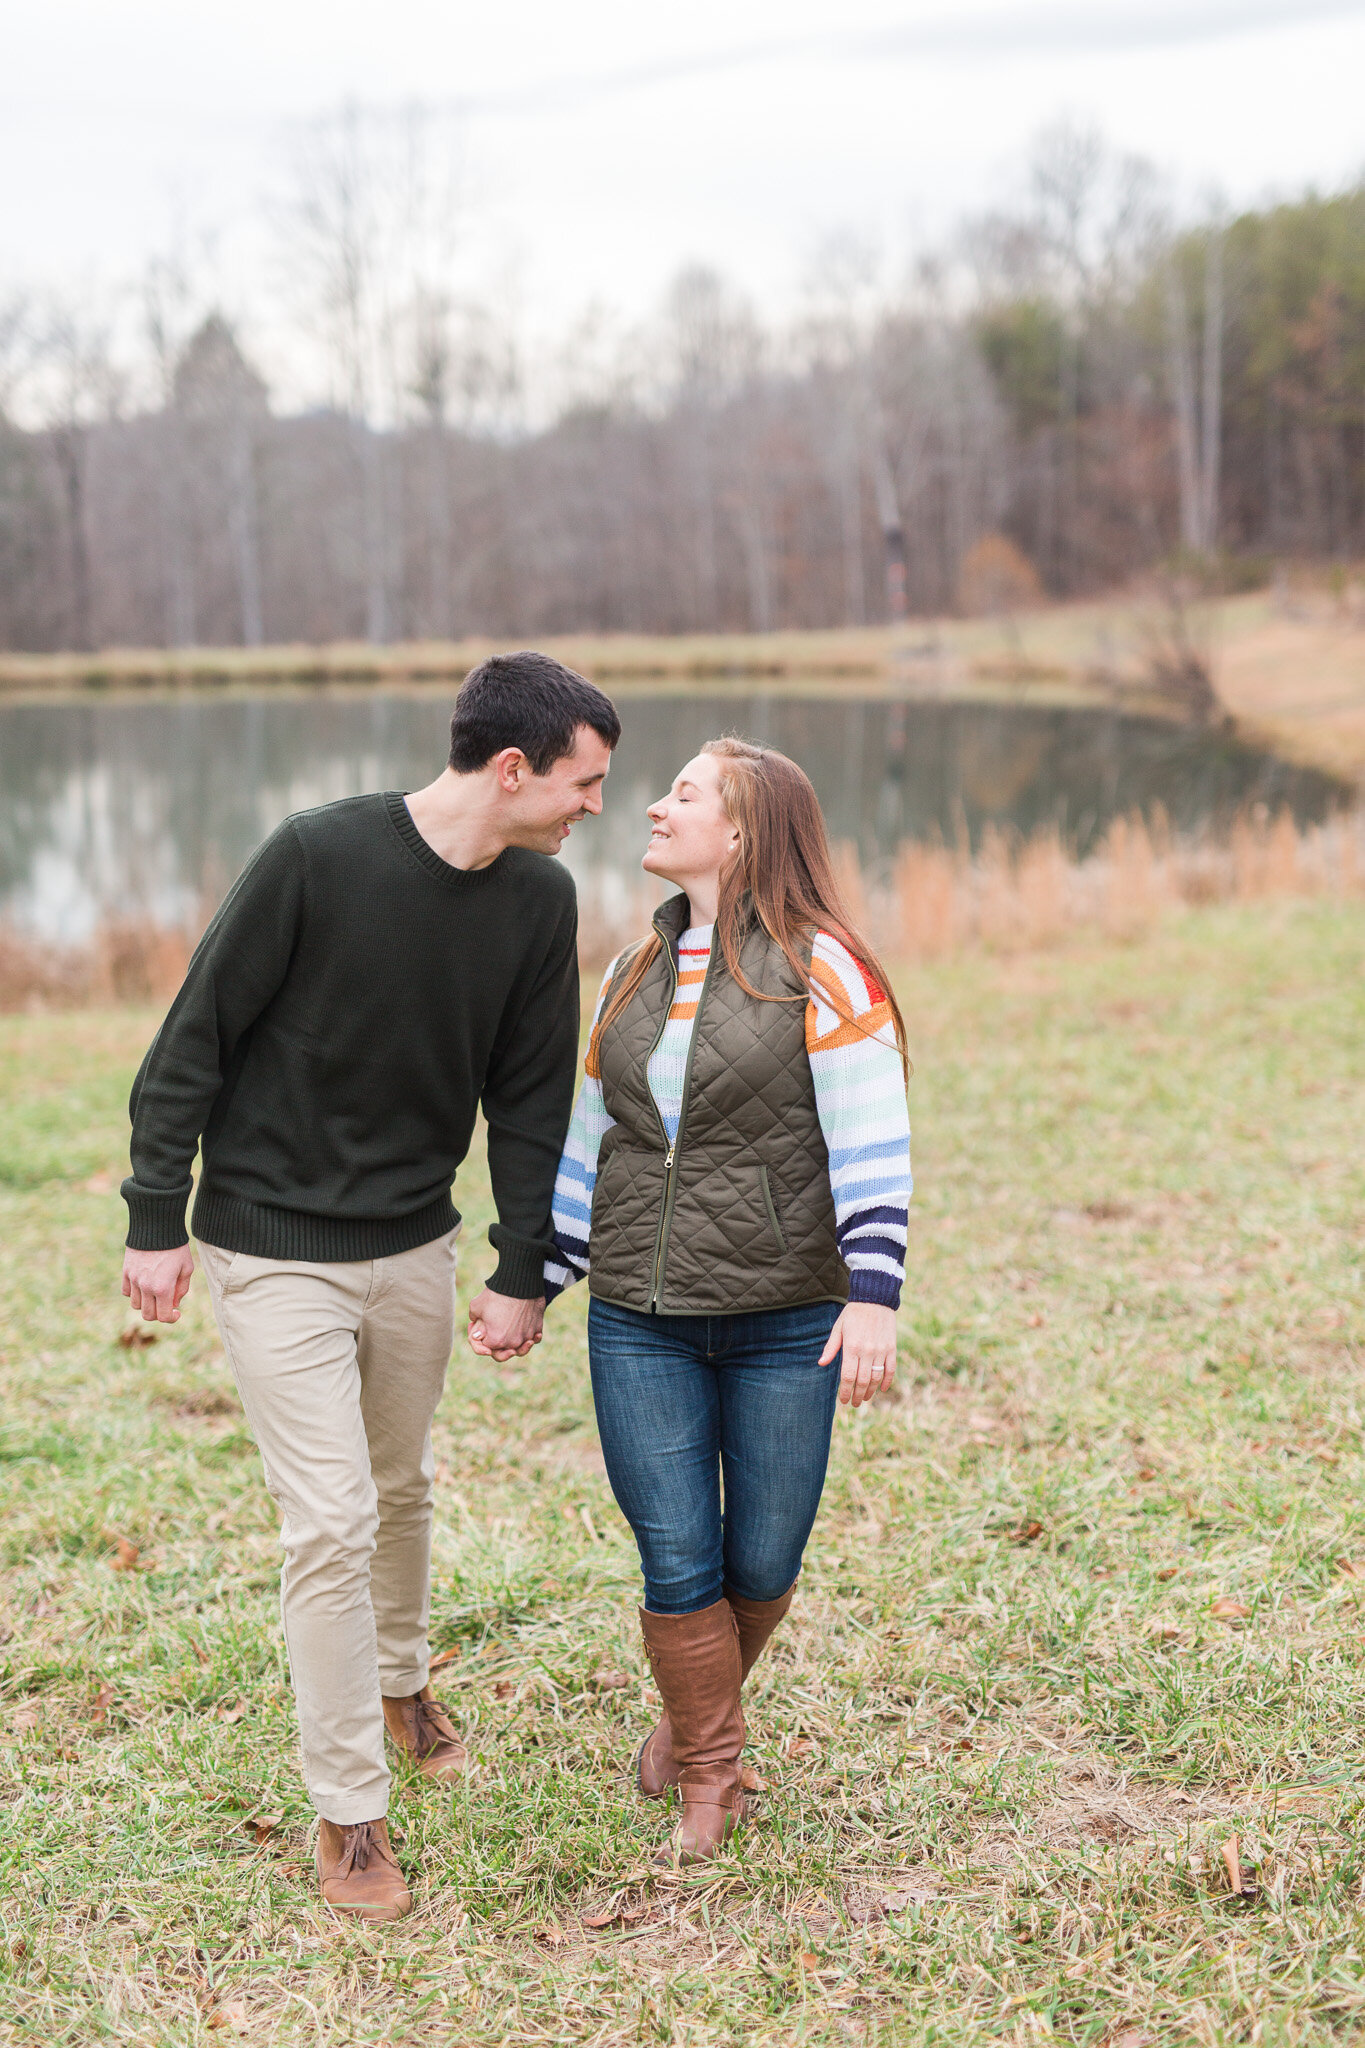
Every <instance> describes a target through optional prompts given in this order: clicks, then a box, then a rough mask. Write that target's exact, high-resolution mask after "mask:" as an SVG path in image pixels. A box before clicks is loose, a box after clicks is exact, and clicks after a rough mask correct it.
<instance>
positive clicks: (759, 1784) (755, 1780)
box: [743, 1764, 768, 1792]
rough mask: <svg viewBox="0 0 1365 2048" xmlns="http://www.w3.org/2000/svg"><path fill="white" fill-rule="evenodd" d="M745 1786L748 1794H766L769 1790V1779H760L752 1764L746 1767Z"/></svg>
mask: <svg viewBox="0 0 1365 2048" xmlns="http://www.w3.org/2000/svg"><path fill="white" fill-rule="evenodd" d="M743 1785H744V1789H745V1791H746V1792H766V1791H767V1789H768V1781H767V1779H766V1778H760V1777H759V1775H758V1772H757V1771H756V1770H755V1769H754V1767H753V1765H752V1764H745V1766H744V1775H743Z"/></svg>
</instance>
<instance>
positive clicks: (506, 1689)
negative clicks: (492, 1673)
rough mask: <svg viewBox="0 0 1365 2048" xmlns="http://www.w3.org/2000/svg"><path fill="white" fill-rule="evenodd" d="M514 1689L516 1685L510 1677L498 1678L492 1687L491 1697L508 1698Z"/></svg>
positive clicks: (496, 1698)
mask: <svg viewBox="0 0 1365 2048" xmlns="http://www.w3.org/2000/svg"><path fill="white" fill-rule="evenodd" d="M515 1691H516V1687H515V1685H513V1683H512V1681H511V1679H510V1678H500V1679H499V1680H498V1682H497V1684H496V1685H495V1686H494V1687H493V1697H494V1699H495V1700H510V1699H511V1697H512V1695H513V1693H514V1692H515Z"/></svg>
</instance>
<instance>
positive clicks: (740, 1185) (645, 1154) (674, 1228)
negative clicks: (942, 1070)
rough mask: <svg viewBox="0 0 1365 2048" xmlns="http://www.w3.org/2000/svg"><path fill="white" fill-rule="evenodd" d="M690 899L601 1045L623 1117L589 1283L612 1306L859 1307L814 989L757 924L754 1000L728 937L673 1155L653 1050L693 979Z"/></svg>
mask: <svg viewBox="0 0 1365 2048" xmlns="http://www.w3.org/2000/svg"><path fill="white" fill-rule="evenodd" d="M687 924H688V902H687V898H686V896H674V897H671V898H670V899H669V901H668V902H667V903H665V904H664V905H663V906H662V907H661V909H660V910H659V911H658V913H657V914H656V916H655V919H654V925H655V929H656V930H657V931H658V933H659V935H660V937H661V938H662V939H663V942H664V943H663V948H662V951H661V953H660V955H659V957H658V958H657V959H656V960H655V961H654V962H653V963H652V964H651V966H650V968H649V970H648V972H647V973H646V975H645V978H644V980H643V982H642V983H641V985H640V987H639V988H638V989H637V991H636V993H635V994H634V996H632V998H631V1000H630V1002H629V1004H628V1005H627V1006H626V1008H625V1010H623V1011H622V1013H621V1015H620V1016H619V1017H617V1018H615V1019H614V1020H613V1022H612V1024H611V1026H610V1028H609V1029H608V1030H607V1031H605V1032H603V1033H602V1035H601V1038H600V1040H599V1046H598V1056H599V1061H600V1065H601V1074H602V1094H603V1099H604V1101H605V1104H606V1108H607V1110H608V1113H609V1114H610V1115H611V1116H612V1117H613V1118H614V1119H615V1122H614V1126H613V1128H612V1129H611V1130H609V1131H608V1132H607V1134H606V1136H605V1137H604V1138H603V1140H602V1149H601V1152H600V1153H599V1155H598V1164H597V1187H596V1190H595V1192H594V1195H593V1203H592V1260H591V1264H590V1267H589V1275H588V1279H589V1286H590V1288H591V1291H592V1293H593V1294H595V1295H597V1296H598V1297H599V1298H600V1299H601V1300H603V1301H611V1302H616V1303H618V1304H619V1305H620V1306H621V1307H623V1308H634V1309H641V1310H646V1311H648V1310H651V1309H654V1310H658V1311H659V1313H661V1314H664V1315H728V1314H736V1313H739V1312H742V1311H743V1310H746V1309H759V1308H795V1307H796V1306H797V1305H798V1304H800V1303H803V1302H813V1301H846V1300H847V1299H848V1268H847V1267H846V1266H845V1264H844V1262H843V1260H842V1259H841V1258H840V1256H839V1246H838V1240H837V1238H836V1235H835V1216H834V1198H833V1196H832V1195H831V1193H830V1186H829V1154H828V1152H827V1151H826V1150H825V1140H824V1136H823V1134H822V1132H821V1129H820V1118H819V1115H818V1113H817V1110H816V1106H815V1083H814V1081H813V1080H812V1078H811V1071H810V1060H809V1058H808V1056H807V1053H806V991H805V989H804V988H803V987H802V985H801V982H800V981H799V979H798V977H797V976H796V974H795V973H794V972H793V971H792V967H791V963H790V962H789V961H788V959H787V958H786V955H785V954H784V953H783V952H782V950H781V948H780V947H779V946H776V945H774V944H773V942H772V940H771V939H769V937H768V935H767V933H766V932H765V931H764V930H763V928H762V926H761V925H759V924H757V923H753V924H751V926H750V929H749V932H748V936H747V937H746V939H745V941H744V944H743V946H742V948H741V951H740V966H741V968H742V969H743V972H744V975H745V977H746V979H747V980H748V981H749V982H750V983H751V984H752V986H753V987H754V988H757V989H761V990H763V992H764V994H765V995H772V996H784V997H787V998H788V1000H787V1001H785V1002H760V1001H758V1000H757V998H755V997H754V996H751V995H747V994H746V993H745V991H744V990H743V989H742V988H741V987H740V985H739V983H738V982H737V981H735V980H734V979H733V978H732V977H731V975H730V974H729V972H728V971H727V969H726V966H725V960H724V957H723V956H722V954H721V950H720V947H719V945H718V944H716V945H713V947H712V950H711V962H710V966H709V967H708V969H707V974H706V979H705V981H704V982H703V984H702V991H701V997H700V1001H699V1003H698V1007H697V1015H696V1021H695V1023H694V1025H693V1029H692V1042H691V1046H690V1049H689V1053H688V1061H687V1073H686V1078H685V1080H684V1082H683V1099H682V1111H681V1115H680V1117H679V1122H678V1136H677V1141H676V1143H675V1145H674V1146H673V1147H672V1149H670V1147H669V1144H668V1138H667V1135H666V1133H665V1130H664V1125H663V1119H662V1118H661V1117H660V1115H659V1111H658V1108H657V1106H656V1104H655V1101H654V1097H653V1096H652V1095H651V1094H650V1092H649V1079H648V1073H647V1069H648V1065H649V1057H650V1054H651V1053H652V1052H653V1050H654V1047H655V1046H656V1045H657V1044H658V1041H659V1037H660V1034H661V1033H662V1031H663V1028H664V1024H665V1022H666V1021H667V1018H668V1012H669V1007H670V1005H671V1003H672V1001H673V993H674V990H675V988H676V986H677V973H678V970H677V945H678V939H679V937H680V936H681V934H682V932H683V931H684V930H685V929H686V927H687Z"/></svg>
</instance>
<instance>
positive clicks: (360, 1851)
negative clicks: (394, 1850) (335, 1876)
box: [341, 1820, 383, 1877]
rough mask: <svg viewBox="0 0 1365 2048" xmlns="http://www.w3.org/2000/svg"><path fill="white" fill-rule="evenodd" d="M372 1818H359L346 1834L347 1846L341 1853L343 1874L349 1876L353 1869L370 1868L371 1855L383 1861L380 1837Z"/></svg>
mask: <svg viewBox="0 0 1365 2048" xmlns="http://www.w3.org/2000/svg"><path fill="white" fill-rule="evenodd" d="M374 1830H375V1823H374V1822H373V1821H372V1820H359V1821H357V1822H356V1823H355V1825H354V1827H352V1828H349V1829H348V1830H347V1834H346V1847H345V1848H344V1850H343V1851H342V1855H341V1875H342V1876H343V1877H349V1876H350V1874H351V1872H352V1871H353V1870H368V1869H369V1867H370V1858H371V1856H373V1857H375V1859H376V1860H377V1861H379V1862H382V1861H383V1852H382V1850H381V1849H380V1846H379V1837H378V1836H377V1835H376V1833H375V1831H374Z"/></svg>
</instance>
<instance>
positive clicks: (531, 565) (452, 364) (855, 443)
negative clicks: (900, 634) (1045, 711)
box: [0, 113, 1365, 649]
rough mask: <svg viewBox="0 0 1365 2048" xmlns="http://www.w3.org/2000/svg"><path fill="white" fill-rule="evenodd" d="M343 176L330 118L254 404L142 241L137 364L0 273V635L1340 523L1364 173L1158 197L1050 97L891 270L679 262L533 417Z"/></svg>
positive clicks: (600, 589) (301, 616) (1225, 541)
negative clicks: (769, 317) (983, 214)
mask: <svg viewBox="0 0 1365 2048" xmlns="http://www.w3.org/2000/svg"><path fill="white" fill-rule="evenodd" d="M408 148H409V157H408V162H409V164H410V162H411V137H409V138H408ZM382 167H383V151H382V148H380V147H378V146H377V145H376V141H375V137H374V135H373V134H372V133H370V132H367V130H366V128H365V125H364V123H363V122H360V121H359V118H358V117H357V116H355V115H354V113H352V114H351V115H350V116H348V117H345V118H342V119H340V120H338V121H337V122H336V123H334V124H333V125H332V127H331V128H330V129H329V130H328V131H327V132H326V133H325V134H320V136H319V138H318V141H317V146H316V149H315V151H314V154H313V157H312V159H311V161H310V164H309V166H308V169H307V175H306V178H305V179H304V181H303V183H302V185H301V189H300V194H299V199H298V204H297V206H296V209H295V214H294V223H293V233H294V236H295V244H294V247H295V256H296V262H295V271H296V276H297V279H298V281H299V283H300V290H301V292H302V293H306V292H307V291H309V290H311V292H312V299H311V307H312V314H311V318H312V325H311V329H310V341H311V343H312V344H313V345H314V346H315V347H316V350H317V359H318V360H319V361H320V362H322V363H323V364H325V375H326V382H327V387H328V395H327V399H326V402H325V403H320V404H318V405H315V406H313V407H311V408H308V409H299V408H298V407H297V406H294V407H286V406H283V405H276V404H274V403H272V396H271V392H270V390H269V389H268V387H267V383H266V380H265V378H264V376H263V375H262V373H261V371H260V369H259V368H258V367H257V365H256V363H255V362H254V361H253V350H252V345H251V339H250V323H249V322H239V323H236V324H234V322H232V321H231V320H229V319H228V318H227V317H226V316H225V314H224V313H222V312H221V311H218V310H214V309H213V307H212V306H211V305H209V306H204V305H202V304H201V305H200V306H199V307H197V308H196V309H195V316H194V319H193V321H192V323H191V322H188V321H186V320H185V319H184V318H183V317H182V319H181V323H180V326H179V328H177V320H176V313H177V308H179V309H180V310H181V313H182V315H183V310H184V308H185V307H187V306H188V305H189V304H190V303H191V298H192V295H191V294H190V293H189V292H188V291H186V290H184V289H179V288H178V287H177V281H176V279H175V278H174V277H172V276H170V274H169V273H168V272H166V271H165V270H163V271H162V272H160V273H156V272H154V273H151V274H149V278H148V280H147V283H146V286H145V288H144V289H143V291H142V294H141V298H140V301H139V304H140V307H141V316H140V327H139V330H138V331H139V334H140V336H141V342H140V345H141V347H142V349H143V352H144V361H143V364H142V366H141V374H140V381H139V377H138V376H134V375H133V374H132V373H131V372H130V370H129V367H128V363H127V361H126V359H121V358H120V356H119V352H118V349H117V348H116V346H115V341H114V339H113V329H112V328H111V327H109V326H106V325H101V323H100V321H99V320H98V319H96V318H94V317H92V316H89V315H88V314H82V313H81V312H79V311H77V310H75V309H73V308H72V307H70V306H68V307H66V308H65V309H63V308H62V307H60V306H58V307H56V308H54V307H53V306H52V305H51V304H45V305H35V304H33V303H32V302H30V301H29V300H26V299H25V298H24V296H23V295H22V294H20V293H17V292H16V293H15V294H14V295H12V296H11V297H10V298H9V299H8V300H5V301H4V302H3V304H0V644H3V645H5V646H7V647H11V648H30V649H48V648H57V647H64V646H65V647H75V648H79V647H91V646H104V645H116V644H134V645H144V646H153V645H191V644H211V645H231V644H236V643H245V644H248V645H250V644H259V643H261V642H284V641H326V640H334V639H342V638H368V639H372V640H376V641H387V640H393V639H406V638H427V637H446V636H451V635H460V634H470V633H486V634H491V635H497V636H516V637H531V636H534V635H535V634H537V633H548V632H552V631H553V632H575V631H614V630H623V631H632V632H663V633H672V632H686V631H691V630H715V629H727V630H733V629H755V630H762V629H766V628H770V627H801V626H815V627H818V626H837V625H843V624H863V623H871V622H876V621H879V620H882V619H886V618H888V617H896V616H898V615H902V614H905V613H907V612H908V613H911V614H915V613H940V612H945V611H954V610H969V611H990V610H1002V609H1003V610H1008V609H1010V608H1011V607H1014V606H1017V605H1019V604H1021V603H1024V602H1026V601H1029V600H1030V599H1032V598H1035V597H1037V596H1038V595H1040V594H1046V595H1050V596H1055V597H1066V596H1072V595H1079V594H1083V593H1086V592H1091V591H1095V590H1099V589H1103V588H1106V587H1112V586H1113V585H1115V584H1116V583H1119V582H1121V581H1123V580H1124V579H1125V578H1128V577H1130V576H1132V575H1133V574H1134V573H1135V572H1138V571H1140V570H1142V569H1144V568H1149V567H1151V566H1153V565H1155V564H1158V563H1168V562H1170V561H1172V560H1179V559H1181V558H1182V557H1183V558H1191V557H1198V558H1200V559H1201V560H1203V561H1205V562H1219V563H1221V564H1222V565H1223V567H1224V569H1225V571H1226V572H1227V573H1228V574H1229V575H1230V576H1232V577H1234V578H1236V577H1244V578H1246V579H1247V580H1250V579H1252V578H1254V577H1255V576H1256V575H1258V574H1259V573H1261V571H1262V570H1264V568H1265V567H1266V566H1267V565H1268V563H1269V562H1270V561H1271V560H1272V559H1282V558H1285V557H1289V556H1309V557H1314V558H1322V557H1337V558H1341V557H1347V556H1358V555H1359V554H1360V553H1362V552H1365V186H1361V187H1358V188H1356V189H1353V190H1350V191H1346V192H1343V193H1340V194H1336V195H1333V196H1327V197H1320V196H1311V197H1306V198H1302V199H1300V200H1297V201H1295V202H1293V203H1285V204H1278V205H1274V206H1271V207H1268V208H1265V209H1262V210H1259V211H1250V212H1244V213H1241V214H1239V215H1236V216H1226V217H1222V216H1219V215H1217V214H1214V213H1210V215H1209V217H1208V218H1206V219H1204V220H1201V221H1200V222H1198V223H1196V224H1194V225H1189V224H1186V225H1185V226H1183V227H1182V228H1180V229H1179V230H1176V229H1173V228H1171V227H1170V226H1169V225H1167V224H1166V223H1165V221H1164V220H1163V217H1162V214H1161V210H1160V208H1159V207H1158V206H1157V204H1156V203H1155V200H1154V199H1153V197H1152V193H1153V190H1154V186H1153V182H1152V180H1151V177H1150V174H1149V173H1148V172H1147V171H1146V170H1145V168H1144V167H1143V166H1142V165H1141V164H1137V163H1134V162H1131V161H1127V160H1123V159H1120V158H1117V157H1115V156H1113V155H1112V154H1111V153H1110V152H1108V151H1107V150H1106V149H1105V148H1104V147H1103V145H1102V144H1100V143H1099V142H1098V141H1097V140H1096V139H1095V138H1094V137H1092V136H1087V135H1085V134H1083V133H1079V132H1074V131H1071V130H1065V129H1062V130H1057V131H1055V132H1053V133H1052V134H1051V135H1050V136H1047V137H1045V138H1043V139H1042V141H1041V142H1040V144H1039V147H1038V150H1037V152H1036V155H1035V158H1034V161H1033V164H1032V167H1031V172H1030V176H1029V178H1028V180H1027V181H1026V183H1025V184H1024V185H1023V186H1022V188H1021V195H1020V198H1019V200H1018V203H1017V205H1016V206H1015V207H1014V208H1013V209H1006V210H1003V211H1001V212H999V213H996V214H994V215H991V216H989V217H987V218H983V219H979V220H976V221H973V222H970V223H968V224H967V225H966V226H965V227H964V228H963V229H962V231H961V233H960V235H959V236H958V237H957V238H956V240H955V241H954V244H953V246H952V247H951V249H948V250H945V251H944V252H943V253H942V254H941V255H940V256H938V257H936V258H934V259H933V260H923V261H921V262H920V263H918V264H917V266H916V267H915V270H914V273H913V275H912V276H910V277H909V278H908V280H907V281H906V282H905V283H904V284H903V286H902V287H900V288H899V289H897V290H895V291H888V290H885V289H883V288H879V287H878V285H877V283H876V281H875V278H874V277H873V276H872V269H871V265H870V262H869V261H868V259H867V258H866V256H865V254H864V252H863V251H862V250H861V249H860V247H859V245H858V244H857V243H856V242H855V241H853V240H851V239H849V238H844V239H843V240H841V241H839V242H836V243H832V244H830V245H829V246H828V248H827V249H826V250H825V251H824V253H823V257H822V261H821V263H820V264H819V265H818V266H817V272H816V274H815V276H814V277H813V280H812V286H811V290H810V292H809V294H808V296H807V299H806V300H805V301H803V304H802V307H801V310H800V313H799V315H797V316H795V317H791V318H788V319H786V320H784V321H783V322H781V323H775V322H765V321H764V320H763V319H762V318H761V317H760V316H759V314H758V313H757V312H756V310H755V309H754V308H753V306H752V305H750V304H749V303H748V301H747V300H746V298H745V296H744V294H743V293H742V291H741V290H740V289H738V288H737V287H736V286H735V285H734V284H732V283H730V282H727V281H726V280H724V279H722V278H720V277H719V276H717V275H716V274H714V273H713V272H711V271H709V270H707V269H705V268H702V267H693V268H691V269H688V270H686V271H684V272H683V273H682V274H680V275H679V276H678V278H677V279H676V280H675V283H674V285H673V287H672V289H671V290H670V292H669V293H668V295H667V298H666V300H665V302H664V304H663V305H662V306H661V307H660V309H659V311H658V314H657V317H656V318H655V319H654V320H653V321H651V322H649V323H647V324H646V325H645V326H642V327H641V328H639V329H637V330H635V331H633V332H629V333H627V332H621V333H618V334H617V335H616V336H615V338H614V340H613V341H612V342H611V344H610V346H606V345H605V344H602V343H601V342H600V341H599V342H598V344H597V345H596V346H595V347H594V349H593V350H591V351H588V352H587V356H585V358H584V360H583V361H582V362H580V364H579V366H578V368H577V370H576V371H574V372H573V373H572V374H566V375H565V376H564V377H563V378H561V385H562V393H561V397H560V399H559V401H558V402H557V403H556V404H555V405H554V406H553V408H552V409H550V410H549V411H548V412H547V411H546V410H545V409H544V408H543V407H542V409H541V413H540V416H539V417H536V416H535V414H534V408H533V407H532V406H530V405H529V402H528V394H527V390H526V382H527V373H526V370H525V367H524V362H523V360H522V356H521V354H520V352H519V344H518V339H517V336H516V334H515V333H514V332H512V331H511V330H510V329H509V328H508V327H507V325H506V324H505V322H504V321H503V320H502V318H501V317H500V315H499V313H498V310H497V308H496V306H495V305H493V304H490V303H482V304H476V303H472V302H470V301H469V300H468V299H467V298H464V299H462V298H460V297H459V296H458V295H457V294H456V293H454V291H453V290H451V289H450V288H448V286H447V285H446V284H445V283H444V282H443V280H442V276H441V271H440V263H439V260H438V258H437V257H436V256H434V255H433V253H432V252H433V249H434V248H435V246H436V243H437V242H439V234H437V235H436V236H435V237H433V235H432V234H431V233H428V232H426V231H425V230H424V229H423V227H422V222H421V220H420V219H419V218H418V216H419V215H421V213H422V210H423V208H425V209H426V211H427V213H428V214H429V215H432V216H433V217H434V216H435V215H436V214H439V205H440V195H439V192H438V191H437V190H436V189H435V182H434V181H428V184H427V186H426V187H425V188H424V196H422V197H421V198H420V200H419V201H415V200H414V199H413V197H412V180H411V178H410V177H409V179H408V185H407V188H406V197H405V198H404V199H403V201H402V205H403V207H405V208H406V212H405V213H404V215H403V219H404V222H405V223H406V226H407V228H408V230H409V232H407V233H406V234H400V233H397V232H396V231H394V227H393V220H394V216H393V213H392V204H391V202H392V188H391V186H386V185H385V182H384V178H383V175H382ZM386 206H388V207H389V209H390V210H389V212H388V213H386V211H385V208H386ZM414 221H415V222H416V225H415V226H414ZM180 284H181V285H183V280H181V281H180ZM178 289H179V295H178V296H177V290H178ZM588 357H590V360H588ZM125 358H126V345H125ZM133 392H138V393H140V396H138V397H137V398H136V399H134V398H133V397H131V396H130V394H131V393H133Z"/></svg>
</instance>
